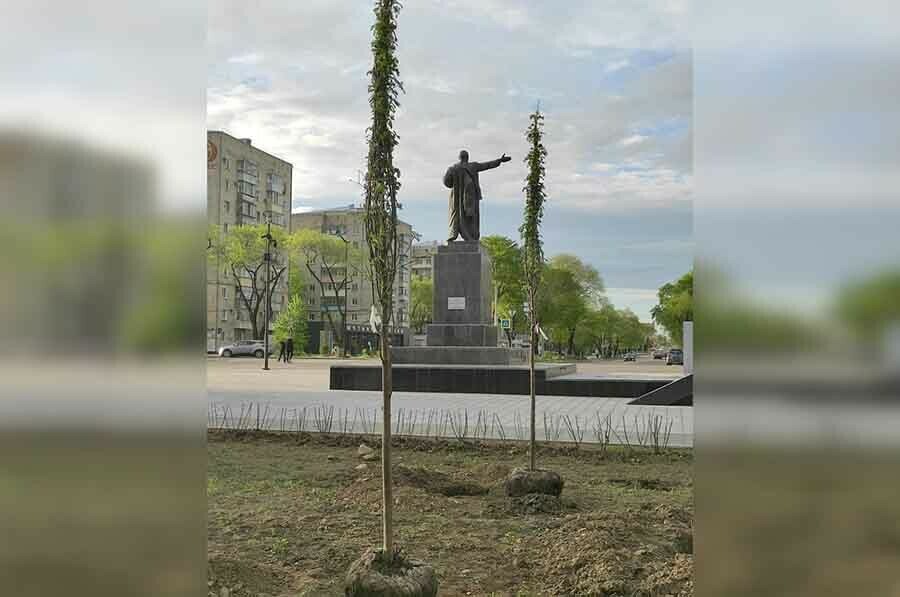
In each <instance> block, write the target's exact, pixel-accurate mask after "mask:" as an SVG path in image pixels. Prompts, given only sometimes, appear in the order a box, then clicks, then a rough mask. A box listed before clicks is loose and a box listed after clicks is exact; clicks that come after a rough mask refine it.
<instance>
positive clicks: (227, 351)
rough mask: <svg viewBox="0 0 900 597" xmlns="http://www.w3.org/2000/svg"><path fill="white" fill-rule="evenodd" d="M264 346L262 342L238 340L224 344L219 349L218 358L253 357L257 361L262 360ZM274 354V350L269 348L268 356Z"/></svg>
mask: <svg viewBox="0 0 900 597" xmlns="http://www.w3.org/2000/svg"><path fill="white" fill-rule="evenodd" d="M265 351H266V346H265V343H264V342H263V341H262V340H238V341H237V342H235V343H234V344H226V345H225V346H223V347H222V348H220V349H219V356H220V357H242V356H251V355H252V356H255V357H256V358H258V359H261V358H263V356H265V354H266V352H265ZM273 352H274V348H273V347H272V346H269V355H271V354H272V353H273Z"/></svg>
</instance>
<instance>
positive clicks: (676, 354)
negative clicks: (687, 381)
mask: <svg viewBox="0 0 900 597" xmlns="http://www.w3.org/2000/svg"><path fill="white" fill-rule="evenodd" d="M666 365H684V353H683V352H681V349H678V348H673V349H672V350H670V351H669V354H668V355H666Z"/></svg>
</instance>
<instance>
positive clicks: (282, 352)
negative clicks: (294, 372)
mask: <svg viewBox="0 0 900 597" xmlns="http://www.w3.org/2000/svg"><path fill="white" fill-rule="evenodd" d="M279 345H280V347H279V350H278V361H279V362H281V361H284V362H285V363H287V352H286V351H285V343H284V340H282V341H281V342H279Z"/></svg>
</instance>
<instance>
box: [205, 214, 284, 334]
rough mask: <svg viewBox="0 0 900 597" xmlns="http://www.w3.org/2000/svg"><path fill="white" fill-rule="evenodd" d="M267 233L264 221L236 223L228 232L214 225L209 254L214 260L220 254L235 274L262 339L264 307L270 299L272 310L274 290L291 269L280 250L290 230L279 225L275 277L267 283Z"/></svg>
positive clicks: (275, 231)
mask: <svg viewBox="0 0 900 597" xmlns="http://www.w3.org/2000/svg"><path fill="white" fill-rule="evenodd" d="M265 234H266V226H265V225H264V224H248V225H244V226H234V227H232V228H230V229H229V231H228V234H226V235H223V234H221V233H220V232H219V231H218V229H211V230H210V237H209V245H210V246H209V248H208V249H207V257H208V258H209V259H213V260H214V259H216V258H218V259H219V260H220V261H221V262H222V263H224V264H225V268H226V270H227V271H228V272H229V273H230V274H231V277H232V280H233V281H234V286H235V290H236V292H237V296H238V298H239V299H240V303H241V305H242V306H243V307H244V309H245V310H246V312H247V313H248V315H249V319H250V327H251V329H252V331H253V338H254V339H258V340H259V339H262V334H263V333H264V332H263V331H262V329H263V327H265V325H264V323H263V319H264V318H265V309H260V307H261V306H263V305H265V303H264V301H266V300H267V299H268V303H269V307H268V308H269V312H270V313H271V312H272V291H273V290H274V289H275V288H276V287H277V286H278V283H279V281H280V280H281V277H282V275H283V274H284V272H285V271H286V270H287V259H286V258H285V257H284V256H283V253H284V251H281V250H279V249H281V248H282V247H284V246H285V240H286V233H285V231H284V229H283V228H281V227H278V226H275V227H273V228H272V237H273V239H274V240H275V242H276V243H277V248H276V247H273V251H272V253H273V255H272V269H271V274H270V276H271V279H270V283H269V285H268V287H267V286H266V261H265V253H266V239H265V238H263V236H264V235H265Z"/></svg>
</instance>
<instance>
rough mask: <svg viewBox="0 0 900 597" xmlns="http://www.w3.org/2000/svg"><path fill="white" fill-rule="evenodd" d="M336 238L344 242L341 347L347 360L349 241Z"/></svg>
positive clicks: (340, 237)
mask: <svg viewBox="0 0 900 597" xmlns="http://www.w3.org/2000/svg"><path fill="white" fill-rule="evenodd" d="M337 237H338V238H339V239H341V240H342V241H344V316H343V317H341V346H342V347H343V353H344V358H345V359H346V358H347V309H348V301H347V286H348V282H349V277H348V276H349V273H350V241H348V240H347V239H346V238H344V235H343V234H341V233H340V232H338V233H337Z"/></svg>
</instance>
